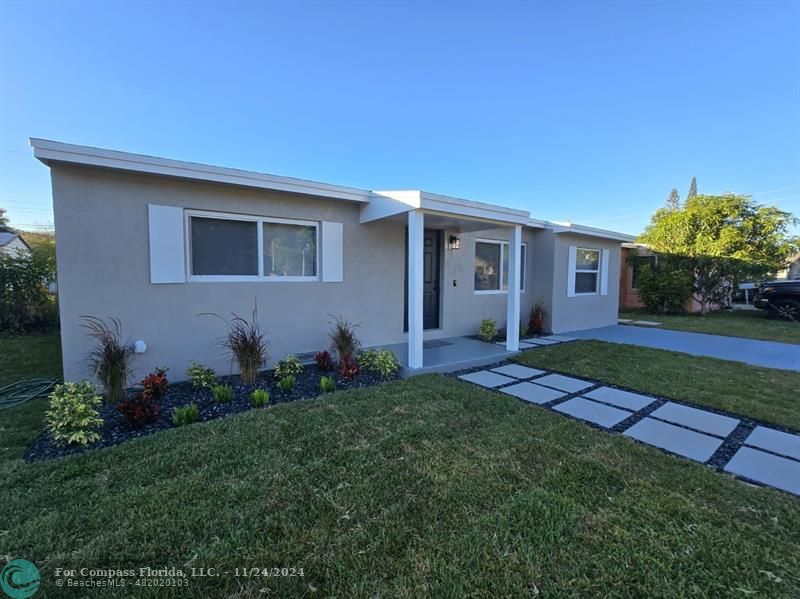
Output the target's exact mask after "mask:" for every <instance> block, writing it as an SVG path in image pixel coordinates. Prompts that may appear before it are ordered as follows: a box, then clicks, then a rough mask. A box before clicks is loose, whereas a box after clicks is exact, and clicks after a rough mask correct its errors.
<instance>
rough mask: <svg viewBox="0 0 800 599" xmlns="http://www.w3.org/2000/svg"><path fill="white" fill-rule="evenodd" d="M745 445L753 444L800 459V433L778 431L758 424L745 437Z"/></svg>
mask: <svg viewBox="0 0 800 599" xmlns="http://www.w3.org/2000/svg"><path fill="white" fill-rule="evenodd" d="M745 445H753V446H755V447H760V448H761V449H766V450H767V451H771V452H773V453H779V454H781V455H785V456H789V457H790V458H794V459H795V460H800V435H792V434H790V433H784V432H781V431H776V430H774V429H771V428H767V427H766V426H757V427H756V428H755V430H753V432H752V433H750V436H749V437H747V439H745Z"/></svg>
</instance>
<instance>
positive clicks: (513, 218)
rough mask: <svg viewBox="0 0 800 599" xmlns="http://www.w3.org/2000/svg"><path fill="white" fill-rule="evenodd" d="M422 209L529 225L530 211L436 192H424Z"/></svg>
mask: <svg viewBox="0 0 800 599" xmlns="http://www.w3.org/2000/svg"><path fill="white" fill-rule="evenodd" d="M421 207H422V209H423V210H426V211H430V212H437V213H440V214H451V215H455V216H464V217H469V218H473V219H478V220H487V221H494V222H498V223H503V224H509V223H511V224H517V225H527V224H528V221H529V220H530V213H529V212H528V211H527V210H516V209H514V208H506V207H504V206H497V205H495V204H485V203H483V202H474V201H472V200H464V199H461V198H454V197H450V196H443V195H439V194H436V193H428V192H425V191H423V192H422V206H421Z"/></svg>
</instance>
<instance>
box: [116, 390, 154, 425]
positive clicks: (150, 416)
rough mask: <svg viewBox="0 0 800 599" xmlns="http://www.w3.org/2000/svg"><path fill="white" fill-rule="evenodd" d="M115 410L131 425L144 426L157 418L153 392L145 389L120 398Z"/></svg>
mask: <svg viewBox="0 0 800 599" xmlns="http://www.w3.org/2000/svg"><path fill="white" fill-rule="evenodd" d="M117 410H118V411H119V412H121V413H122V414H123V415H124V416H125V419H126V420H127V421H128V424H130V425H132V426H144V425H145V424H150V423H151V422H155V421H156V420H158V404H157V403H156V400H155V397H154V396H153V394H152V393H151V392H149V391H147V390H144V391H139V392H138V393H136V395H134V396H133V397H132V398H130V399H124V400H122V401H121V402H119V403H118V404H117Z"/></svg>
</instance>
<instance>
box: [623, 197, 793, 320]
mask: <svg viewBox="0 0 800 599" xmlns="http://www.w3.org/2000/svg"><path fill="white" fill-rule="evenodd" d="M798 222H799V221H798V220H797V218H795V217H794V216H793V215H792V214H790V213H788V212H784V211H782V210H779V209H778V208H776V207H774V206H762V205H761V204H757V203H756V202H754V201H753V200H752V199H751V198H750V197H749V196H743V195H736V194H725V195H720V196H705V195H696V196H694V197H689V198H687V199H686V201H685V202H684V205H683V207H682V208H680V209H678V210H668V209H665V208H662V209H659V210H657V211H656V213H655V214H654V215H653V217H652V219H651V221H650V224H649V225H648V226H647V228H646V229H645V231H644V233H643V234H642V235H641V237H640V238H639V241H640V242H641V243H645V244H647V245H649V246H650V248H651V250H653V251H654V252H657V253H664V254H669V255H670V256H671V257H672V258H673V259H674V260H678V261H682V267H683V268H685V269H686V272H689V273H691V274H692V276H693V283H692V293H693V295H694V297H695V298H696V299H697V301H698V302H699V303H700V307H701V312H702V313H703V314H706V313H707V312H708V309H709V306H710V305H711V304H714V303H718V304H719V303H724V302H725V300H726V298H728V297H729V296H730V293H731V291H732V290H733V289H735V286H736V285H737V284H738V283H739V282H741V281H743V280H746V279H755V278H762V277H764V276H766V275H768V274H770V273H775V272H776V271H778V270H780V269H781V268H783V267H785V265H786V264H787V263H788V261H789V258H790V256H792V255H793V254H794V253H795V252H797V250H798V247H800V238H798V237H793V236H791V235H790V234H789V227H790V226H792V225H794V224H797V223H798Z"/></svg>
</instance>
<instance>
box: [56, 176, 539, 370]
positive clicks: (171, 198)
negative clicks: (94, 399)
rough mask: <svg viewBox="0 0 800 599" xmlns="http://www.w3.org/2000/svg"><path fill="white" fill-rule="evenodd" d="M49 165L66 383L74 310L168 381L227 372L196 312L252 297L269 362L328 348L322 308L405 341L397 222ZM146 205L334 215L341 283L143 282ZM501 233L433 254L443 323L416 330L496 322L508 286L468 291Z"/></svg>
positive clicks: (258, 195) (533, 285)
mask: <svg viewBox="0 0 800 599" xmlns="http://www.w3.org/2000/svg"><path fill="white" fill-rule="evenodd" d="M51 170H52V181H53V199H54V202H53V203H54V212H55V224H56V231H57V244H56V248H57V250H56V251H57V259H58V269H59V272H58V277H59V297H60V310H61V323H62V344H63V361H64V374H65V377H66V378H67V379H69V380H76V379H80V378H84V377H88V376H89V373H88V371H87V368H86V366H85V357H86V354H87V352H88V350H89V342H88V340H87V339H86V336H85V330H84V329H82V328H81V326H80V325H81V319H80V316H81V315H95V316H101V317H108V316H114V317H118V318H120V319H121V320H122V323H123V330H124V334H125V336H126V337H128V336H129V337H130V339H131V341H133V340H136V339H144V340H145V341H146V342H147V345H148V350H147V352H146V353H145V354H142V355H138V356H137V358H136V362H135V365H136V372H135V373H134V377H140V376H142V375H143V374H145V373H146V372H147V371H149V370H151V369H153V368H154V367H156V366H167V367H169V368H170V378H171V379H173V380H181V379H183V378H185V370H186V367H187V366H188V365H189V363H190V362H191V361H192V360H197V361H199V362H202V363H203V364H207V365H209V366H211V367H213V368H215V369H216V370H217V371H218V372H220V373H228V372H230V371H231V366H230V362H229V360H228V359H227V358H226V357H225V356H224V355H223V353H222V351H221V349H220V348H219V347H218V346H217V345H216V343H217V342H218V341H219V339H220V338H221V336H222V335H223V334H224V332H225V325H224V324H223V323H222V322H221V321H220V320H219V319H216V318H212V317H209V316H199V314H201V313H207V312H212V313H218V314H220V315H223V316H225V317H229V316H230V314H231V313H232V312H233V313H236V314H239V315H242V316H245V317H248V318H249V317H250V314H251V312H252V310H253V306H254V302H255V300H256V298H257V299H258V313H259V321H260V323H261V326H262V330H263V331H264V332H265V333H266V334H267V338H268V339H269V341H270V343H271V347H270V350H269V353H270V356H271V357H272V358H273V359H281V358H282V357H284V356H285V355H286V354H287V353H301V352H307V351H316V350H319V349H323V348H325V347H327V345H328V338H327V334H328V331H329V329H330V324H329V323H330V320H331V319H330V317H329V315H331V314H333V315H341V316H343V317H344V318H347V319H349V320H352V321H354V322H358V323H361V327H360V328H359V335H360V337H361V340H362V342H363V343H364V345H375V344H388V343H398V342H402V341H405V340H406V339H407V335H406V334H405V333H404V332H403V309H404V273H405V258H404V256H405V247H404V245H405V224H404V222H403V221H400V222H398V221H393V222H389V221H379V222H373V223H369V224H365V225H361V224H359V206H358V205H357V204H354V203H349V202H342V201H336V200H325V199H320V198H311V197H305V196H298V195H291V194H283V193H277V192H269V191H263V190H255V189H245V188H238V187H233V186H226V185H218V184H210V183H202V182H194V181H182V180H177V179H170V178H164V177H157V176H147V175H137V174H132V173H131V174H128V173H122V172H119V171H107V170H103V169H94V168H86V167H77V166H67V165H54V166H53V167H52V169H51ZM149 203H153V204H162V205H168V206H180V207H183V208H193V209H200V210H215V211H224V212H232V213H241V214H251V215H259V216H271V217H282V218H295V219H308V220H314V221H321V220H327V221H335V222H342V223H343V227H344V246H343V261H344V282H343V283H322V282H263V281H262V282H235V283H234V282H228V283H222V282H189V283H183V284H158V285H154V284H151V283H150V274H149V255H148V252H149V250H148V224H147V223H148V220H147V218H148V217H147V205H148V204H149ZM447 233H448V232H445V233H444V237H445V239H446V237H447ZM509 233H510V229H496V230H491V231H481V232H477V233H458V235H459V237H460V238H461V240H462V244H461V249H459V250H454V251H449V250H446V249H445V250H444V251H443V258H444V261H443V266H442V311H441V317H442V320H441V325H442V326H441V328H440V329H439V330H436V331H428V332H426V335H425V336H426V338H433V337H445V336H454V335H466V334H474V333H475V332H476V331H477V327H478V324H479V322H480V320H481V319H482V318H495V319H496V320H497V322H498V325H499V326H505V320H506V301H507V295H506V294H505V293H501V294H496V295H476V294H475V293H474V289H473V281H474V276H473V263H474V241H475V239H476V238H489V239H503V240H508V238H509V236H510V235H509ZM540 235H542V233H540V232H533V231H530V230H525V231H524V235H523V240H524V241H526V242H528V244H529V246H528V260H527V277H528V285H527V290H526V292H525V293H524V294H523V297H522V305H521V313H520V316H521V319H522V320H527V314H528V311H529V310H530V305H531V304H532V302H533V301H534V299H535V298H536V297H539V296H540V295H543V294H545V293H546V292H547V276H539V274H538V273H539V269H542V270H543V272H545V273H546V272H552V261H551V260H549V257H547V256H549V254H548V251H549V252H552V248H550V250H548V249H547V247H546V245H547V244H546V243H544V244H542V241H543V240H544V239H545V238H544V237H541V238H540V237H539V236H540ZM540 245H541V246H542V247H539V246H540ZM546 257H547V258H546ZM454 280H455V281H456V286H455V287H453V281H454Z"/></svg>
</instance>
